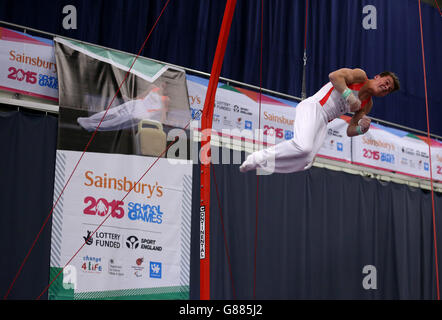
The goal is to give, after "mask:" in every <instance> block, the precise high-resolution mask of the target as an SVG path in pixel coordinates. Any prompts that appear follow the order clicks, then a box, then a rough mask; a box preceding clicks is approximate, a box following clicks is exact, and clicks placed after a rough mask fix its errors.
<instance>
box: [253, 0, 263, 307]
mask: <svg viewBox="0 0 442 320" xmlns="http://www.w3.org/2000/svg"><path fill="white" fill-rule="evenodd" d="M263 22H264V0H261V46H260V60H259V118H258V119H259V120H258V129H261V95H262V43H263ZM258 200H259V175H257V176H256V203H255V210H256V211H255V252H254V260H253V299H256V257H257V248H258V204H259V203H258Z"/></svg>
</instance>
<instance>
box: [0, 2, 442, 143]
mask: <svg viewBox="0 0 442 320" xmlns="http://www.w3.org/2000/svg"><path fill="white" fill-rule="evenodd" d="M165 3H166V1H165V0H150V1H142V0H133V1H119V0H106V1H104V0H95V1H86V0H56V1H34V0H6V1H2V2H1V3H0V19H1V20H5V21H8V22H13V23H17V24H21V25H25V26H29V27H33V28H37V29H41V30H44V31H48V32H53V33H57V34H60V35H65V36H69V37H72V38H76V39H81V40H84V41H88V42H92V43H97V44H100V45H103V46H107V47H111V48H117V49H120V50H124V51H128V52H132V53H136V52H137V51H138V50H139V48H140V46H141V44H142V43H143V40H144V39H145V37H146V35H147V34H148V31H149V30H150V28H151V26H152V25H153V23H154V21H155V20H156V18H157V17H158V15H159V13H160V11H161V9H162V8H163V6H164V4H165ZM225 3H226V1H225V0H222V1H201V0H186V1H179V0H171V1H170V3H169V6H168V7H167V9H166V11H165V12H164V15H163V16H162V17H161V20H160V22H159V24H158V26H157V28H156V30H155V31H154V33H153V34H152V37H151V39H150V41H149V43H148V45H147V47H146V48H145V50H144V52H143V54H144V55H145V56H147V57H151V58H155V59H158V60H162V61H166V62H169V63H173V64H177V65H181V66H185V67H189V68H193V69H196V70H200V71H205V72H210V69H211V64H212V60H213V56H214V52H215V48H216V42H217V37H218V33H219V29H220V25H221V20H222V15H223V12H224V7H225ZM68 4H71V5H74V6H75V7H76V8H77V15H78V22H77V30H65V29H63V27H62V20H63V18H64V16H65V15H64V14H63V13H62V8H63V7H64V6H65V5H68ZM366 5H373V6H375V7H376V9H377V29H376V30H365V29H364V28H363V26H362V19H363V18H364V16H366V15H365V14H363V7H364V6H366ZM260 6H261V1H258V0H255V1H241V0H240V1H238V2H237V8H236V12H235V17H234V20H233V24H232V28H231V34H230V39H229V44H228V47H227V51H226V55H225V60H224V65H223V70H222V73H221V75H222V76H224V77H228V78H231V79H235V80H238V81H242V82H246V83H251V84H255V85H259V52H260V23H261V22H260V21H261V7H260ZM305 6H306V0H297V1H294V0H278V1H268V0H264V45H263V53H264V56H263V62H264V67H263V77H264V79H263V86H264V87H265V88H268V89H272V90H276V91H280V92H284V93H288V94H291V95H295V96H298V97H300V96H301V82H302V64H303V62H302V57H303V50H304V25H305ZM418 14H419V10H418V1H417V0H389V1H385V0H358V1H354V0H352V1H349V0H330V1H323V0H310V1H309V11H308V37H307V54H308V64H307V73H306V80H307V94H308V95H311V94H313V93H314V92H315V91H316V90H318V89H319V88H320V87H321V86H322V85H323V84H324V83H325V82H327V81H328V74H329V73H330V72H331V71H333V70H335V69H337V68H341V67H361V68H363V69H364V70H366V72H367V74H368V75H369V77H372V76H374V75H375V74H377V73H379V72H381V71H383V70H392V71H395V72H396V73H397V74H398V75H399V77H400V79H401V82H402V90H401V91H400V92H399V93H395V94H394V95H392V96H390V97H387V98H385V99H375V107H374V108H373V111H372V116H374V117H377V118H381V119H384V120H387V121H391V122H396V123H399V124H403V125H406V126H409V127H412V128H416V129H420V130H426V117H425V99H424V86H423V84H424V81H423V71H422V55H421V45H420V30H419V15H418ZM422 14H423V28H424V40H425V54H426V60H427V61H426V62H427V77H428V94H429V105H430V118H431V119H432V122H431V123H430V128H431V131H432V132H433V133H435V134H438V135H442V124H441V123H440V121H438V120H439V119H441V113H442V98H441V97H440V96H439V95H437V93H438V90H440V84H439V83H440V81H441V76H442V72H441V71H442V60H441V59H438V57H440V53H441V52H442V42H441V41H440V36H441V32H442V19H440V16H439V13H438V11H437V9H436V8H434V7H432V6H429V5H428V4H426V3H422Z"/></svg>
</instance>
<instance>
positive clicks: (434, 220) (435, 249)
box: [419, 0, 440, 300]
mask: <svg viewBox="0 0 442 320" xmlns="http://www.w3.org/2000/svg"><path fill="white" fill-rule="evenodd" d="M419 25H420V33H421V46H422V68H423V70H424V88H425V110H426V114H427V143H428V152H429V158H430V183H431V205H432V208H433V242H434V260H435V268H436V288H437V300H440V291H439V267H438V260H437V236H436V215H435V210H434V191H433V173H432V168H433V166H432V164H431V138H430V117H429V112H428V94H427V73H426V71H425V50H424V35H423V30H422V13H421V0H419Z"/></svg>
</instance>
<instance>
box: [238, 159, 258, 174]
mask: <svg viewBox="0 0 442 320" xmlns="http://www.w3.org/2000/svg"><path fill="white" fill-rule="evenodd" d="M257 166H258V165H257V164H256V163H255V161H254V159H253V155H252V154H250V155H249V156H248V157H247V159H246V161H244V162H243V163H242V165H241V166H240V167H239V171H241V172H242V173H244V172H247V171H250V170H255V169H256V167H257Z"/></svg>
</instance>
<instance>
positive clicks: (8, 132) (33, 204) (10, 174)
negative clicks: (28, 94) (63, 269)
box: [0, 111, 58, 299]
mask: <svg viewBox="0 0 442 320" xmlns="http://www.w3.org/2000/svg"><path fill="white" fill-rule="evenodd" d="M57 123H58V121H57V118H56V117H54V116H46V115H38V114H28V113H24V112H17V111H13V112H1V113H0V137H1V139H0V150H2V156H1V157H0V168H1V170H0V181H1V183H0V202H1V204H2V207H1V214H0V252H2V259H0V269H1V270H2V271H1V272H0V292H1V294H2V297H3V296H4V295H5V294H6V293H7V291H8V288H9V286H10V284H11V282H12V280H13V279H14V276H15V275H16V273H17V272H18V270H19V267H20V265H21V263H22V261H23V260H24V259H25V256H26V254H27V252H28V250H29V249H30V248H31V245H32V243H33V241H34V239H35V238H36V236H37V234H38V233H39V231H40V228H41V227H42V225H43V222H44V221H45V219H46V217H47V216H48V214H49V212H50V211H51V208H52V195H53V189H54V170H55V147H56V142H57ZM50 244H51V219H49V221H48V223H47V225H46V227H45V229H44V230H43V232H42V233H41V235H40V237H39V240H38V242H37V243H36V245H35V247H34V249H33V250H32V254H31V255H30V256H29V258H28V260H27V262H26V265H25V266H24V268H23V270H22V272H21V274H20V276H19V277H18V278H17V281H16V283H15V284H14V286H13V288H12V290H11V292H10V294H9V296H8V299H35V298H36V297H37V296H39V295H40V293H41V292H42V291H43V289H44V288H45V287H46V286H47V284H48V283H49V256H50V251H51V250H50ZM46 298H47V292H46V293H45V294H44V295H43V296H42V299H46Z"/></svg>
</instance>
